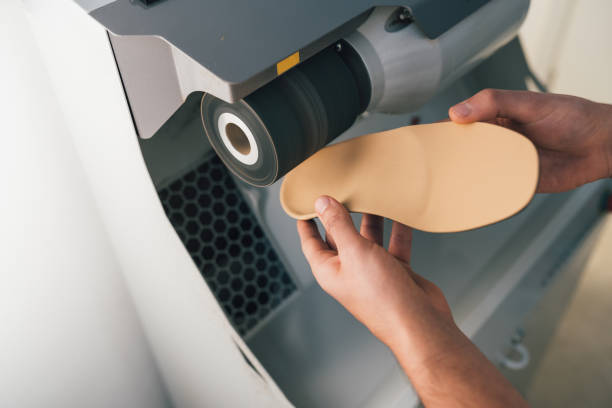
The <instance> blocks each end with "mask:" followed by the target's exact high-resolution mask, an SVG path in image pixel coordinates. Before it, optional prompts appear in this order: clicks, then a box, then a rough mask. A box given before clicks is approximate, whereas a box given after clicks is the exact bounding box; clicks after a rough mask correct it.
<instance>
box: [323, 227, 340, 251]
mask: <svg viewBox="0 0 612 408" xmlns="http://www.w3.org/2000/svg"><path fill="white" fill-rule="evenodd" d="M325 242H327V245H329V247H330V248H331V249H333V250H334V251H338V247H337V246H336V240H334V236H333V235H332V234H330V233H329V232H328V231H326V232H325Z"/></svg>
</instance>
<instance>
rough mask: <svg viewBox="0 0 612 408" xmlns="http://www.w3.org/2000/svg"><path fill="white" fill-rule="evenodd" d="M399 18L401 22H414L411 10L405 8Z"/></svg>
mask: <svg viewBox="0 0 612 408" xmlns="http://www.w3.org/2000/svg"><path fill="white" fill-rule="evenodd" d="M398 17H399V19H400V21H410V20H412V12H411V11H410V9H409V8H407V7H404V8H403V9H402V12H401V13H400V14H399V16H398Z"/></svg>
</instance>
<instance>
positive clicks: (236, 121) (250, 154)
mask: <svg viewBox="0 0 612 408" xmlns="http://www.w3.org/2000/svg"><path fill="white" fill-rule="evenodd" d="M232 125H234V126H237V127H238V129H239V130H238V129H236V130H237V132H238V133H239V134H238V136H237V137H238V138H240V139H242V140H237V139H236V136H232V135H228V128H232ZM217 127H218V129H219V134H220V135H221V140H223V144H224V145H225V148H226V149H227V150H228V151H229V152H230V153H231V154H232V155H233V156H234V157H235V158H236V159H238V161H240V162H241V163H244V164H246V165H253V164H255V163H256V162H257V159H258V158H259V147H258V146H257V143H256V142H255V138H254V137H253V133H252V132H251V129H249V127H248V126H247V125H246V124H245V123H244V122H243V121H242V119H240V118H239V117H238V116H236V115H234V114H233V113H229V112H224V113H222V114H221V115H219V120H218V121H217ZM240 131H242V132H240ZM240 133H241V134H240ZM245 138H246V140H244V139H245ZM247 143H248V145H247Z"/></svg>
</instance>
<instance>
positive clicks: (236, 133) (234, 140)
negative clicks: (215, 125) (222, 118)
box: [225, 123, 251, 155]
mask: <svg viewBox="0 0 612 408" xmlns="http://www.w3.org/2000/svg"><path fill="white" fill-rule="evenodd" d="M225 133H226V134H227V138H228V139H229V141H230V143H231V144H232V146H233V147H234V149H236V150H237V151H238V152H239V153H241V154H244V155H247V154H249V153H251V142H249V139H248V138H247V135H246V134H244V132H243V131H242V129H240V127H239V126H238V125H236V124H234V123H228V124H227V125H225Z"/></svg>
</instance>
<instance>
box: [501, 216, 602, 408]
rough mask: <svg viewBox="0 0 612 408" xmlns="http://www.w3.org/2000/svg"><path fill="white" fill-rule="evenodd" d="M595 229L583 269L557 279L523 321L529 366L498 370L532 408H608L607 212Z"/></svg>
mask: <svg viewBox="0 0 612 408" xmlns="http://www.w3.org/2000/svg"><path fill="white" fill-rule="evenodd" d="M599 231H600V233H599V235H598V236H597V237H594V239H595V240H596V242H594V249H593V251H592V253H591V254H590V256H589V259H588V261H587V263H586V266H585V268H584V271H583V273H582V274H581V275H580V276H579V277H578V279H576V278H569V279H568V278H564V279H560V280H559V281H558V282H557V283H555V285H554V287H553V288H552V289H551V292H550V293H549V295H547V297H546V298H545V299H543V301H542V302H541V303H540V305H539V306H538V307H537V308H536V310H535V311H534V313H533V314H532V315H531V317H530V319H529V320H528V321H527V323H526V325H525V332H526V337H525V340H524V344H525V345H526V346H527V348H528V349H530V350H531V352H532V354H533V358H532V362H531V364H530V366H529V367H528V368H526V369H525V370H522V371H515V372H512V371H509V370H502V371H503V372H504V374H506V376H507V377H508V378H509V379H510V380H511V381H512V382H513V383H514V384H515V386H516V387H517V388H519V390H520V391H521V393H523V395H525V396H526V397H527V400H528V401H529V403H530V404H531V405H532V406H534V407H612V216H611V215H608V216H606V219H605V220H604V221H603V222H602V224H601V225H600V229H599ZM568 299H569V300H568ZM564 303H565V306H562V305H563V304H564Z"/></svg>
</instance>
